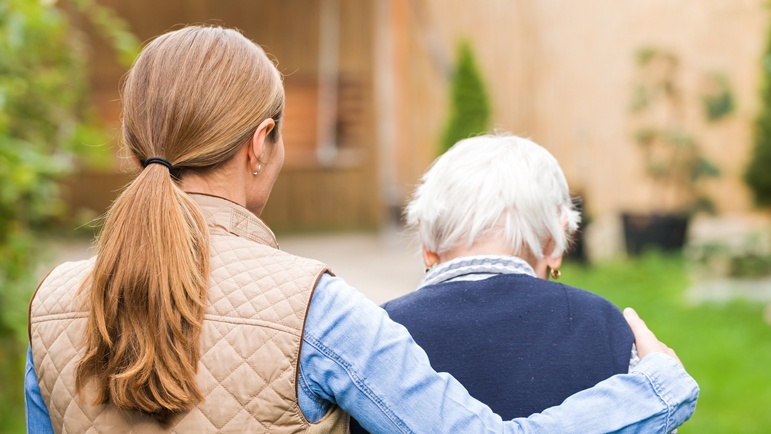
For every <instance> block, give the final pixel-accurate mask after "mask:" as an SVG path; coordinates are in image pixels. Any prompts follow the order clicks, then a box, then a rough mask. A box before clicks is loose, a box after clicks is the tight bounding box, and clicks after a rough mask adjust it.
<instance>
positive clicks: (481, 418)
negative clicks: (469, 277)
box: [299, 275, 698, 433]
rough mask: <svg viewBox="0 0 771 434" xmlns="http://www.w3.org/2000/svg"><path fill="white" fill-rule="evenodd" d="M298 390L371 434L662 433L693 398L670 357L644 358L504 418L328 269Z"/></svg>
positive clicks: (320, 408) (313, 308)
mask: <svg viewBox="0 0 771 434" xmlns="http://www.w3.org/2000/svg"><path fill="white" fill-rule="evenodd" d="M299 386H300V387H299V391H300V396H299V401H300V408H301V410H302V411H303V413H304V414H305V415H306V417H307V418H308V419H309V420H311V421H316V420H318V419H319V418H320V417H321V416H323V414H325V412H326V411H327V409H328V408H329V406H330V405H333V404H336V405H339V406H340V407H341V408H342V409H344V410H345V411H347V412H348V413H349V414H351V415H353V416H354V417H355V418H356V419H357V420H358V421H359V422H360V423H361V425H362V426H363V427H364V428H366V429H367V430H368V431H370V432H372V433H395V432H399V433H426V432H447V433H449V432H469V433H487V432H496V433H554V432H560V433H607V432H621V433H634V432H645V433H666V432H669V431H671V430H672V429H674V428H675V427H677V426H679V425H680V424H682V423H683V422H684V421H686V420H687V419H688V418H690V416H691V415H692V414H693V411H694V408H695V405H696V399H697V397H698V386H697V385H696V383H695V381H694V380H693V379H692V378H691V377H690V376H689V375H688V374H687V373H686V372H685V371H684V370H683V369H682V368H681V367H680V366H679V365H678V364H677V363H676V362H675V361H674V360H673V359H671V358H670V357H667V356H666V355H663V354H652V355H649V356H648V357H646V358H645V359H643V361H642V362H640V364H639V365H638V366H637V367H635V368H634V369H633V370H632V371H631V372H630V373H629V374H624V375H617V376H615V377H612V378H610V379H608V380H605V381H603V382H601V383H599V384H598V385H597V386H595V387H594V388H592V389H588V390H585V391H583V392H580V393H577V394H576V395H573V396H571V397H570V398H568V399H567V400H566V401H565V402H564V403H563V404H562V405H560V406H557V407H552V408H550V409H547V410H546V411H544V412H543V413H540V414H536V415H533V416H530V417H529V418H519V419H514V420H512V421H506V422H504V421H502V420H501V418H500V417H499V416H498V415H496V414H494V413H493V412H492V411H491V410H490V408H489V407H487V406H486V405H484V404H482V403H481V402H479V401H476V400H475V399H473V398H472V397H471V396H469V394H468V392H467V391H466V389H465V388H464V387H463V386H462V385H461V384H460V383H458V382H457V381H456V380H455V379H454V378H453V377H452V376H450V375H448V374H446V373H436V372H435V371H434V370H433V369H432V368H431V366H430V364H429V361H428V357H427V356H426V354H425V352H424V351H423V350H422V349H421V348H420V347H418V346H417V344H415V342H414V341H413V340H412V337H411V336H410V335H409V333H408V332H407V330H406V329H405V328H404V327H403V326H401V325H399V324H396V323H394V322H393V321H391V320H390V319H389V318H388V315H387V314H386V313H385V311H383V310H382V309H380V308H379V307H378V306H376V305H375V304H374V303H372V302H370V301H369V300H368V299H367V298H366V297H364V296H363V295H362V294H360V293H359V292H358V291H356V290H355V289H353V288H352V287H350V286H349V285H347V284H346V283H345V282H344V281H343V280H342V279H340V278H337V277H332V276H329V275H324V276H322V278H321V279H320V280H319V283H318V285H317V287H316V291H315V293H314V296H313V299H312V300H311V304H310V307H309V310H308V317H307V320H306V325H305V331H304V336H303V347H302V350H301V354H300V385H299ZM511 393H512V394H515V393H517V391H516V390H512V391H511Z"/></svg>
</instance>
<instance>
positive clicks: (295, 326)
mask: <svg viewBox="0 0 771 434" xmlns="http://www.w3.org/2000/svg"><path fill="white" fill-rule="evenodd" d="M192 197H194V198H195V200H196V201H197V202H198V204H199V205H200V206H201V208H202V210H203V212H204V215H205V216H206V219H207V221H208V223H209V227H210V232H211V241H212V262H211V287H210V289H209V295H208V297H209V306H208V308H207V310H206V316H205V321H204V325H203V330H202V333H201V352H202V355H201V360H200V363H199V365H198V377H197V378H198V384H199V385H200V389H201V391H202V393H203V395H204V397H205V398H204V400H203V402H201V403H200V404H199V405H198V406H197V407H196V408H195V409H193V410H191V411H189V412H187V413H184V414H180V415H178V416H177V417H176V418H175V419H173V420H172V423H171V425H170V426H168V427H166V429H163V428H161V427H160V426H158V425H157V424H156V423H155V422H154V421H153V420H152V419H150V418H148V417H146V416H144V415H141V414H136V413H132V414H125V413H121V412H120V411H119V410H117V409H116V408H115V407H113V406H111V405H106V406H98V407H94V406H91V405H87V404H88V403H90V402H92V401H93V398H92V397H90V396H89V395H88V391H87V394H86V396H85V399H84V400H83V401H82V402H81V401H80V400H78V399H77V398H76V397H75V396H76V395H75V379H74V371H75V367H76V365H77V363H78V361H79V360H80V358H81V356H82V355H83V329H84V327H85V326H86V316H87V310H86V308H85V307H84V300H85V297H83V295H82V294H84V293H81V295H77V290H78V288H79V287H80V285H81V283H82V282H83V281H84V280H85V279H87V278H88V275H89V273H90V271H91V269H92V267H93V264H94V261H93V259H91V260H88V261H80V262H70V263H66V264H63V265H61V266H59V267H57V268H56V269H54V271H52V272H51V274H49V276H48V277H47V278H46V279H45V280H44V281H43V283H42V284H41V285H40V287H39V289H38V291H37V293H36V295H35V296H33V299H32V302H31V305H30V341H31V343H32V353H33V356H34V362H35V370H36V372H37V375H38V381H39V383H40V390H41V392H42V395H43V399H44V400H45V403H46V406H47V407H48V410H49V413H50V415H51V422H52V423H53V427H54V431H56V432H57V433H111V434H112V433H156V432H169V433H213V432H229V433H301V432H304V433H345V432H348V430H349V429H348V416H347V415H346V414H345V413H344V412H343V411H342V410H340V409H339V408H337V407H334V408H333V409H332V410H330V411H329V413H328V414H327V415H325V416H324V418H322V419H321V420H320V421H319V422H318V423H315V424H311V423H309V422H308V421H307V420H306V419H305V418H304V417H303V414H302V412H301V411H300V407H299V405H298V403H297V374H298V366H299V354H300V345H301V342H302V332H303V327H304V325H305V316H306V311H307V309H308V303H309V302H310V297H311V294H312V292H313V288H314V287H315V284H316V282H317V280H318V278H319V277H320V275H321V273H323V272H324V271H325V270H326V268H325V267H324V265H323V264H321V263H319V262H316V261H312V260H309V259H304V258H299V257H297V256H292V255H290V254H288V253H285V252H282V251H280V250H278V246H277V244H276V240H275V237H274V236H273V233H272V232H271V231H270V229H268V227H267V226H265V224H264V223H262V221H260V220H259V219H258V218H257V217H255V216H254V215H253V214H251V213H249V212H248V211H247V210H246V209H244V208H242V207H240V206H238V205H236V204H233V203H231V202H228V201H226V200H224V199H220V198H215V197H210V196H203V195H192Z"/></svg>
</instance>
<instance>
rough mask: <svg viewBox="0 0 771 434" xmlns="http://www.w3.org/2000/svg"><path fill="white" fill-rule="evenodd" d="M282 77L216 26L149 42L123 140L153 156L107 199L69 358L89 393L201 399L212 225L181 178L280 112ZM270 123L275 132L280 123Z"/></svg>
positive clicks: (172, 403) (165, 410) (128, 101)
mask: <svg viewBox="0 0 771 434" xmlns="http://www.w3.org/2000/svg"><path fill="white" fill-rule="evenodd" d="M283 106H284V93H283V86H282V84H281V77H280V74H279V73H278V71H277V70H276V68H275V67H274V66H273V64H272V63H271V62H270V61H269V60H268V58H267V56H266V55H265V53H264V52H263V51H262V49H260V48H259V46H257V45H255V44H254V43H252V42H251V41H249V40H248V39H246V38H244V37H243V36H242V35H241V34H240V33H238V32H236V31H234V30H229V29H222V28H217V27H186V28H183V29H181V30H177V31H175V32H171V33H167V34H165V35H162V36H161V37H159V38H157V39H156V40H154V41H153V42H151V43H150V44H149V45H148V46H147V47H146V48H145V49H144V50H143V52H142V54H141V55H140V56H139V58H138V59H137V61H136V63H135V65H134V67H133V68H132V70H131V71H130V72H129V74H128V77H127V80H126V83H125V85H124V89H123V140H124V143H125V145H126V146H127V147H128V148H129V150H130V151H131V152H132V153H133V155H134V156H135V157H136V158H137V159H139V160H140V161H145V160H147V159H149V158H163V159H165V160H167V161H168V162H169V163H171V165H172V166H173V167H172V168H167V167H164V165H162V164H149V165H147V167H145V168H144V170H142V172H141V173H140V174H139V175H138V176H137V178H136V179H135V180H134V181H133V182H132V183H131V184H130V185H129V186H128V187H127V188H126V189H125V191H123V192H122V193H121V194H120V196H119V197H118V198H117V199H116V200H115V202H114V203H113V205H112V207H111V208H110V210H109V211H108V213H107V216H106V219H105V223H104V227H103V229H102V232H101V234H100V236H99V240H98V252H97V258H96V264H95V267H94V270H93V273H92V276H91V279H90V281H89V283H88V285H87V286H86V287H84V290H86V291H88V295H89V297H88V299H89V301H90V303H89V316H88V326H87V329H86V336H85V341H86V345H85V346H86V353H85V355H84V357H83V358H82V359H81V361H80V363H79V365H78V367H77V370H76V373H75V375H76V387H77V390H78V393H82V391H83V390H84V388H85V387H86V385H87V384H89V382H92V381H93V382H94V383H95V384H94V386H95V388H94V390H95V402H93V404H95V405H99V404H113V405H115V406H116V407H118V408H119V409H121V410H124V411H139V412H143V413H146V414H150V415H152V416H154V417H155V418H157V419H159V420H161V421H163V420H166V419H167V418H168V416H169V415H171V414H173V413H175V412H181V411H186V410H190V409H191V408H193V407H194V406H195V405H196V404H197V403H198V402H200V401H201V400H202V399H203V396H202V394H201V391H200V390H199V388H198V386H197V384H196V373H197V370H198V361H199V358H200V348H199V338H200V333H201V327H202V324H203V320H204V313H205V310H206V304H207V299H206V294H207V288H208V284H209V255H210V253H209V234H208V229H207V227H206V222H205V220H204V218H203V216H202V214H201V212H200V210H199V208H198V206H197V205H196V204H195V202H193V201H192V200H191V199H190V198H189V197H188V196H187V194H186V193H185V192H183V191H182V190H181V189H180V188H179V186H178V181H179V179H180V178H182V177H184V176H185V175H186V174H187V173H189V172H196V173H203V174H205V173H206V172H209V171H214V170H217V166H218V165H219V164H221V163H223V162H225V161H227V159H229V158H230V157H231V156H233V155H234V154H235V153H236V152H237V151H238V149H240V147H241V146H242V145H243V144H244V143H245V142H246V141H247V140H248V139H249V137H251V135H252V134H253V133H254V131H255V129H256V127H257V126H258V125H259V124H260V122H262V121H263V120H265V119H267V118H273V119H274V120H275V121H276V123H277V124H279V123H280V120H281V116H282V112H283ZM274 130H275V131H276V132H275V133H274V134H280V133H279V128H275V129H274Z"/></svg>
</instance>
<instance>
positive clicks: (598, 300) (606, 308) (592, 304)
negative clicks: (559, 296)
mask: <svg viewBox="0 0 771 434" xmlns="http://www.w3.org/2000/svg"><path fill="white" fill-rule="evenodd" d="M548 283H549V284H550V285H553V286H554V287H555V288H559V290H561V291H563V292H564V293H565V296H566V297H567V299H568V300H569V302H570V304H571V305H572V306H574V307H576V308H582V309H587V310H590V311H594V312H598V311H599V312H605V313H607V314H609V315H613V316H616V315H617V316H619V317H620V318H623V315H622V314H621V310H620V309H619V308H618V307H617V306H616V305H615V304H613V303H611V302H610V300H608V299H606V298H605V297H602V296H600V295H597V294H595V293H593V292H590V291H587V290H584V289H580V288H576V287H573V286H569V285H565V284H563V283H557V282H548Z"/></svg>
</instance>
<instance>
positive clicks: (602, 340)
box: [352, 274, 634, 433]
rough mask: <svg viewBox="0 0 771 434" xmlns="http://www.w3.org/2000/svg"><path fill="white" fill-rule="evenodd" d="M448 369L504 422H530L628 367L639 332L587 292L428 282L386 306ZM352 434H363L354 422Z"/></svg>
mask: <svg viewBox="0 0 771 434" xmlns="http://www.w3.org/2000/svg"><path fill="white" fill-rule="evenodd" d="M383 308H384V309H385V310H386V311H387V312H388V314H389V315H390V316H391V319H393V320H394V321H396V322H398V323H401V324H403V325H404V326H405V327H406V328H407V330H409V332H410V334H412V337H413V338H414V339H415V341H416V342H417V343H418V345H420V346H421V347H423V349H424V350H425V351H426V353H427V354H428V357H429V359H430V361H431V366H432V367H433V368H434V369H435V370H436V371H438V372H449V373H450V374H452V375H453V376H454V377H455V378H457V379H458V380H459V381H460V382H461V383H462V384H463V385H464V386H465V387H466V388H467V389H468V391H469V393H470V394H471V395H472V396H473V397H474V398H476V399H478V400H480V401H482V402H484V403H485V404H487V405H489V406H490V407H491V408H492V409H493V411H495V412H496V413H498V414H499V415H500V416H501V417H503V418H504V419H512V418H515V417H520V416H529V415H530V414H533V413H538V412H541V411H543V410H545V409H546V408H549V407H551V406H554V405H558V404H560V403H562V401H563V400H565V398H567V397H568V396H570V395H572V394H574V393H576V392H578V391H580V390H583V389H587V388H590V387H592V386H594V385H595V384H597V383H598V382H600V381H602V380H604V379H606V378H608V377H610V376H612V375H614V374H617V373H625V372H627V371H628V368H629V358H630V355H631V351H632V342H633V339H634V337H633V335H632V331H631V330H630V328H629V326H628V325H627V323H626V321H625V320H624V317H623V316H622V314H621V312H620V311H619V309H618V308H617V307H616V306H614V305H613V304H611V303H610V302H609V301H607V300H605V299H604V298H602V297H600V296H598V295H596V294H592V293H590V292H587V291H584V290H581V289H577V288H573V287H570V286H567V285H563V284H560V283H556V282H550V281H547V280H543V279H538V278H535V277H531V276H527V275H523V274H504V275H499V276H495V277H491V278H489V279H485V280H482V281H468V282H448V283H441V284H438V285H432V286H427V287H425V288H422V289H420V290H419V291H416V292H412V293H410V294H407V295H405V296H403V297H400V298H397V299H395V300H393V301H390V302H388V303H386V304H385V305H383ZM352 432H353V433H356V432H366V431H364V430H363V429H361V427H359V426H358V424H357V423H352Z"/></svg>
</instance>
